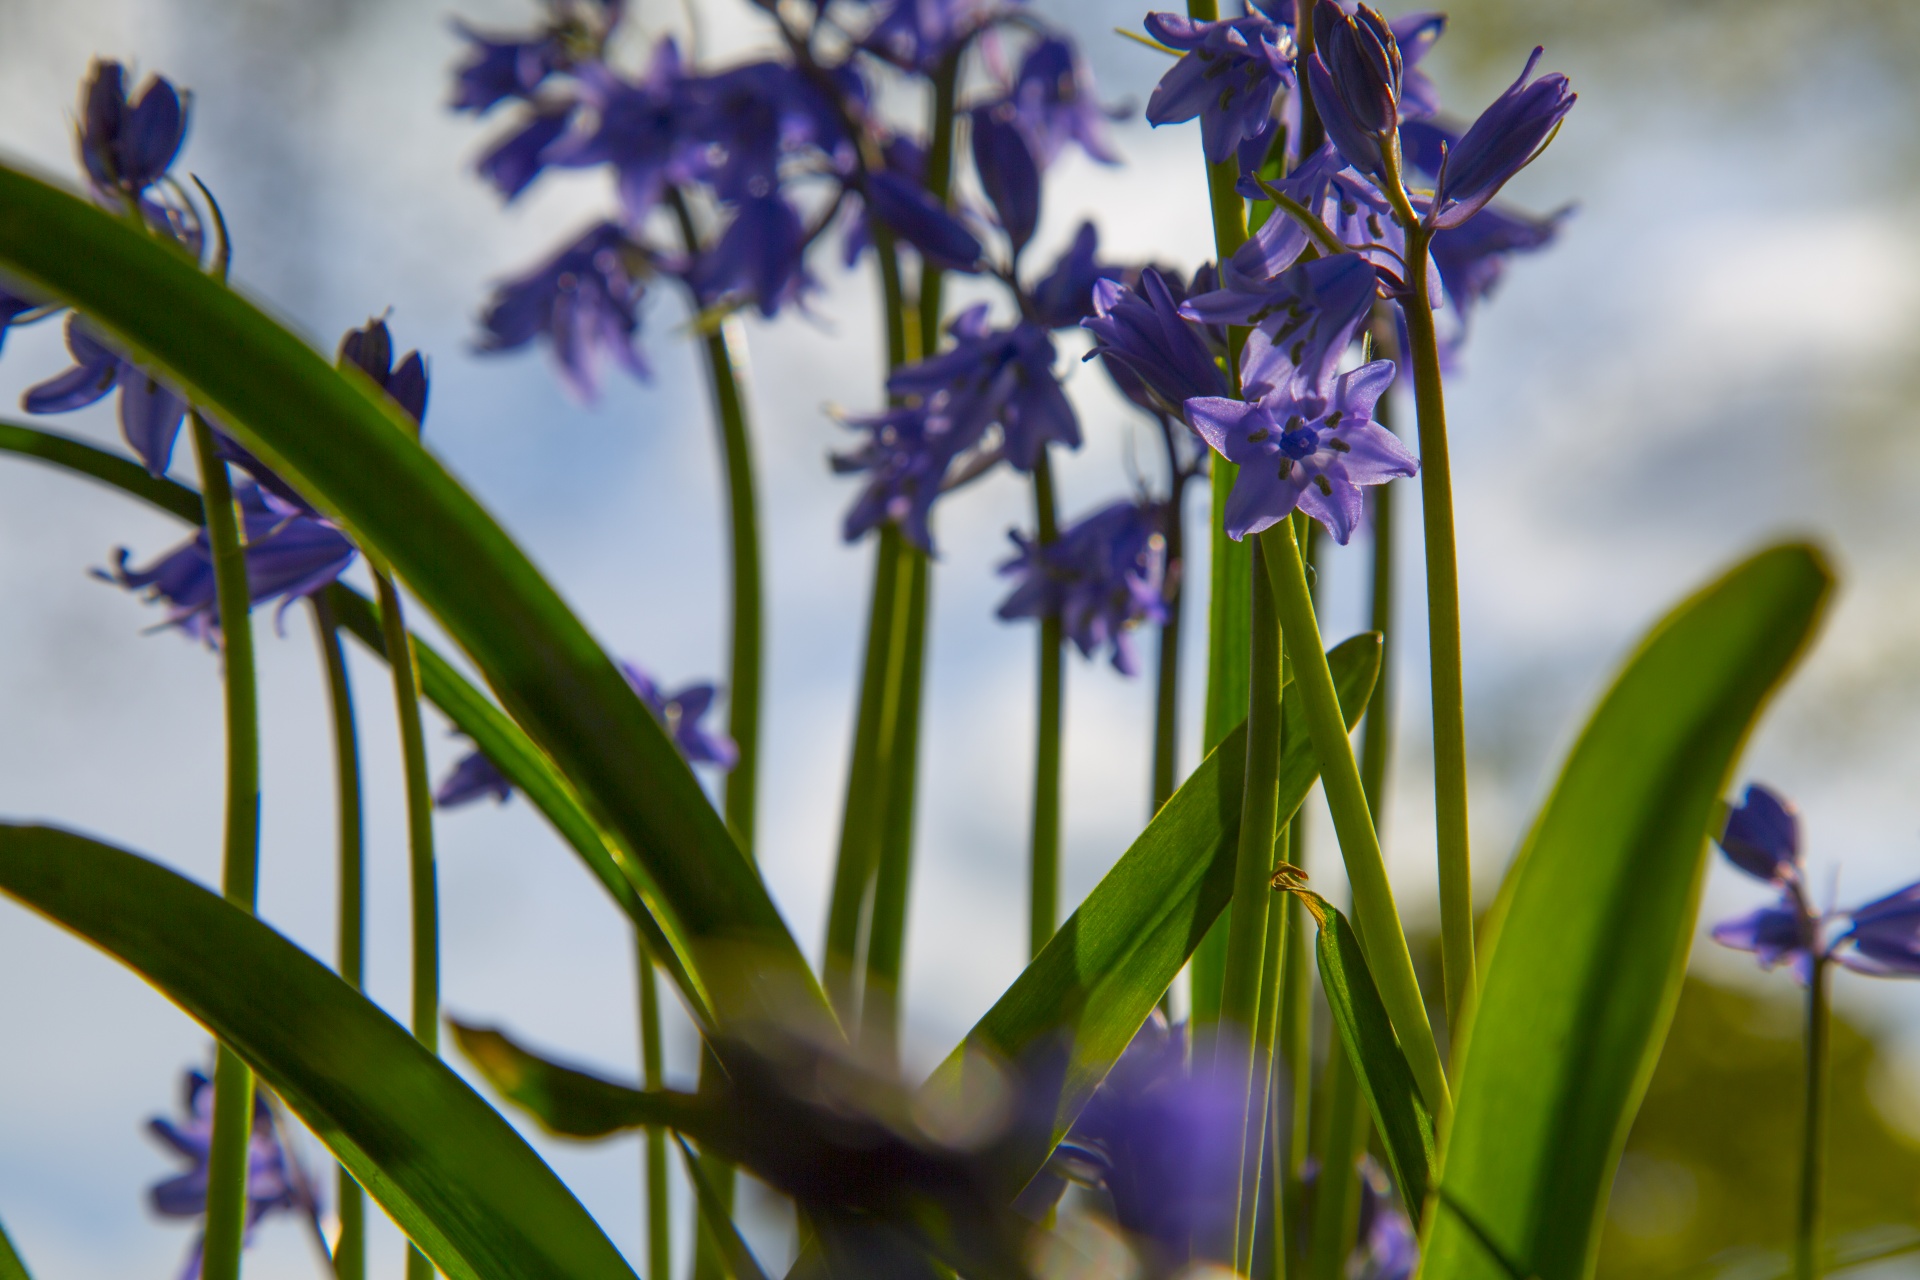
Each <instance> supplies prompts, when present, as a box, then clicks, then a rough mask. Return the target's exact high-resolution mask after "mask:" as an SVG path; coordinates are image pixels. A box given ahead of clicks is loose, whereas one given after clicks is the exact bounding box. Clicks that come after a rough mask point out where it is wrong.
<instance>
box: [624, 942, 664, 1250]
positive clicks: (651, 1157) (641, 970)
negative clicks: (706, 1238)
mask: <svg viewBox="0 0 1920 1280" xmlns="http://www.w3.org/2000/svg"><path fill="white" fill-rule="evenodd" d="M633 953H634V972H635V973H636V974H637V975H638V976H639V979H640V1078H641V1081H642V1082H643V1083H644V1084H645V1085H646V1087H647V1088H648V1089H650V1090H654V1089H662V1088H665V1087H666V1077H665V1071H664V1068H663V1061H664V1055H663V1051H662V1041H661V1036H660V979H659V975H658V973H657V972H656V970H655V969H654V967H653V960H652V958H651V957H650V956H648V955H647V949H646V947H645V945H644V944H642V943H641V941H640V939H639V936H638V935H637V934H636V935H635V937H634V942H633ZM644 1151H645V1156H644V1160H645V1173H646V1180H647V1200H646V1221H647V1274H648V1275H654V1276H668V1275H671V1274H673V1234H672V1233H673V1214H672V1211H671V1207H670V1204H669V1201H668V1190H667V1134H666V1131H665V1130H664V1129H661V1128H660V1127H659V1126H657V1125H654V1126H650V1127H649V1128H648V1129H647V1131H646V1142H645V1145H644Z"/></svg>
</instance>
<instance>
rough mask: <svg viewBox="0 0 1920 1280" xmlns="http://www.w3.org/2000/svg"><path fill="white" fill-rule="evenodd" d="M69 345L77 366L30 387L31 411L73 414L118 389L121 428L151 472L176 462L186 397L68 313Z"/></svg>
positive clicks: (26, 401)
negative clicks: (174, 447)
mask: <svg viewBox="0 0 1920 1280" xmlns="http://www.w3.org/2000/svg"><path fill="white" fill-rule="evenodd" d="M67 350H68V352H69V353H71V354H72V356H73V362H74V367H73V368H71V369H69V370H67V371H66V372H65V373H62V374H59V375H57V376H55V377H52V378H49V379H47V380H46V381H45V382H42V383H39V384H37V385H35V386H32V387H29V388H28V389H27V392H26V394H25V395H24V396H22V397H21V399H20V405H21V407H22V408H24V409H25V410H26V411H27V412H28V413H35V414H41V413H69V412H71V411H73V410H75V409H83V408H85V407H86V406H88V405H90V404H92V403H94V402H95V401H97V400H99V399H101V398H102V397H104V396H105V395H106V394H107V393H108V392H109V391H113V390H114V389H116V388H118V389H119V392H120V433H121V435H123V436H125V437H126V441H127V444H128V446H129V447H131V448H132V449H133V451H134V453H136V454H137V455H139V458H140V461H142V462H144V463H145V464H146V466H147V470H148V471H149V472H151V473H152V474H153V475H156V476H162V475H165V474H166V472H167V467H168V466H169V465H170V464H171V463H172V461H173V446H174V442H175V441H177V440H178V439H179V438H180V424H181V423H182V422H183V421H185V420H186V416H187V402H186V400H185V399H184V398H183V397H182V396H181V395H180V394H179V393H178V392H176V391H174V390H173V388H171V387H169V386H167V385H166V384H165V383H163V382H161V381H160V380H159V379H158V378H155V377H154V376H153V375H152V374H150V373H148V372H147V371H146V370H145V369H142V368H140V366H138V365H136V364H134V363H133V362H132V361H131V360H128V359H126V358H125V357H123V356H121V355H120V354H119V353H118V352H116V351H114V350H112V349H111V348H110V347H108V346H107V345H106V343H104V342H102V341H101V340H100V339H99V338H98V337H97V336H95V334H94V333H93V331H92V330H91V329H90V328H88V327H87V325H86V323H85V322H84V321H83V320H81V319H80V317H79V316H78V315H72V316H69V317H67Z"/></svg>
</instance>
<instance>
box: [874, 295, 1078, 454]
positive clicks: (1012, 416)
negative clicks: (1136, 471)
mask: <svg viewBox="0 0 1920 1280" xmlns="http://www.w3.org/2000/svg"><path fill="white" fill-rule="evenodd" d="M947 328H948V332H949V333H951V334H952V335H953V338H954V345H953V346H952V347H951V348H950V349H948V350H946V351H943V352H941V353H940V354H939V355H936V356H932V357H930V358H928V359H925V360H921V361H918V362H916V363H914V364H910V365H906V366H904V367H902V368H900V369H898V370H896V371H895V372H894V374H893V376H892V377H891V378H889V379H888V380H887V389H888V390H889V391H891V392H892V393H893V394H895V395H898V396H917V397H919V398H920V400H921V402H922V403H923V404H925V405H926V406H927V408H928V413H929V415H930V416H929V424H930V426H934V427H937V428H938V429H939V430H941V431H943V432H945V433H947V434H948V435H949V437H950V438H951V440H952V441H953V442H954V443H955V444H956V445H957V446H958V447H957V448H954V449H953V453H956V454H957V453H958V452H959V450H960V449H961V448H966V447H969V446H970V445H971V444H972V443H973V442H974V441H977V440H978V439H979V438H980V437H981V435H982V433H984V432H985V431H986V429H987V427H989V426H991V425H992V424H994V423H998V424H999V425H1000V430H1001V432H1002V434H1003V435H1004V436H1005V451H1006V458H1007V461H1008V462H1010V463H1012V464H1013V466H1014V467H1016V468H1017V469H1019V470H1021V471H1031V470H1033V468H1034V466H1035V465H1036V464H1037V463H1038V462H1039V459H1040V451H1041V450H1042V449H1044V448H1045V447H1046V446H1047V445H1049V444H1061V445H1065V446H1066V447H1067V448H1069V449H1077V448H1079V447H1080V424H1079V420H1078V419H1077V418H1076V417H1075V416H1074V412H1073V406H1072V405H1071V404H1070V403H1068V401H1067V397H1066V394H1065V393H1064V392H1063V391H1061V389H1060V382H1059V380H1058V379H1057V378H1055V377H1054V376H1053V354H1054V352H1053V339H1052V337H1051V336H1050V335H1049V334H1048V333H1047V331H1046V330H1045V329H1043V328H1041V327H1040V326H1039V325H1037V324H1034V323H1032V322H1031V321H1024V320H1023V321H1021V322H1020V323H1018V324H1016V325H1014V326H1013V327H1012V328H1010V329H995V328H992V327H990V326H989V325H988V323H987V305H986V304H985V303H980V304H979V305H977V306H973V307H970V308H968V309H967V310H966V311H963V312H961V313H960V315H959V316H958V317H956V318H955V319H954V321H953V323H952V324H950V325H949V326H948V327H947ZM949 456H952V454H950V455H949Z"/></svg>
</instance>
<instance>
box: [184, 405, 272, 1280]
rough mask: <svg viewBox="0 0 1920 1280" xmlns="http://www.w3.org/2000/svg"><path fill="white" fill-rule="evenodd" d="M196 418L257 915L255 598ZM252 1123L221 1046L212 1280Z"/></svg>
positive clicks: (233, 795) (236, 525)
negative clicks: (253, 612)
mask: <svg viewBox="0 0 1920 1280" xmlns="http://www.w3.org/2000/svg"><path fill="white" fill-rule="evenodd" d="M192 417H193V451H194V456H195V457H196V458H197V459H198V461H199V465H200V492H201V494H202V495H203V497H202V502H203V505H204V508H205V513H206V521H207V544H208V548H209V550H210V551H211V553H212V556H213V579H214V590H215V594H216V599H217V601H218V604H219V608H220V647H221V657H222V665H223V668H224V676H225V688H226V721H227V724H226V729H227V807H226V837H225V843H224V846H223V853H222V857H221V867H220V888H221V892H222V893H223V894H224V895H225V897H226V900H227V901H228V902H231V903H232V904H233V905H234V906H236V907H239V908H240V909H241V910H243V911H246V912H247V913H249V914H252V912H253V910H254V904H255V900H256V898H257V896H258V890H259V882H260V704H259V690H258V687H257V685H256V683H255V675H254V660H253V620H252V617H251V615H250V613H249V610H250V609H251V608H252V598H251V596H250V595H249V593H248V589H247V562H246V549H245V548H244V547H243V546H242V545H241V541H240V527H241V526H240V517H239V513H238V511H237V510H236V509H235V507H234V503H233V485H232V483H231V481H230V480H229V479H228V477H227V464H226V463H224V462H222V461H221V460H220V456H219V451H218V449H217V447H216V446H215V443H214V438H213V429H212V428H211V427H209V426H208V425H207V423H206V420H205V419H204V418H202V417H201V416H200V415H199V414H197V413H196V414H194V415H192ZM252 1129H253V1073H252V1072H251V1071H249V1070H248V1069H247V1064H246V1063H244V1062H242V1061H241V1060H240V1058H239V1055H237V1054H235V1053H234V1052H233V1051H232V1050H231V1049H229V1048H227V1047H226V1046H225V1045H224V1044H223V1045H221V1046H220V1047H219V1049H218V1052H217V1054H216V1056H215V1058H214V1067H213V1139H212V1143H213V1146H212V1151H211V1154H210V1155H209V1158H208V1164H207V1217H206V1244H205V1249H206V1252H205V1254H204V1255H203V1262H202V1264H201V1274H202V1275H203V1276H204V1277H206V1280H236V1277H238V1276H239V1274H240V1246H241V1237H242V1235H243V1234H244V1233H245V1230H246V1211H247V1140H248V1137H249V1135H250V1134H251V1133H252Z"/></svg>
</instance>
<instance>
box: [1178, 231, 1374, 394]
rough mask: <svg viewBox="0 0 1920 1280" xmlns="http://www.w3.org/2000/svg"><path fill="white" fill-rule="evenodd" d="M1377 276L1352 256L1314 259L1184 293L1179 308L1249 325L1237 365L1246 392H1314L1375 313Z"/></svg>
mask: <svg viewBox="0 0 1920 1280" xmlns="http://www.w3.org/2000/svg"><path fill="white" fill-rule="evenodd" d="M1379 286H1380V277H1379V273H1378V272H1377V271H1376V270H1375V269H1374V267H1373V264H1372V263H1370V262H1368V261H1367V260H1366V259H1365V258H1364V257H1362V256H1361V255H1360V254H1357V253H1341V254H1335V255H1333V256H1331V257H1324V258H1312V259H1309V260H1308V261H1306V262H1302V263H1299V264H1298V265H1296V266H1292V267H1288V268H1287V269H1286V270H1284V271H1282V272H1280V273H1279V274H1278V275H1276V276H1274V277H1272V278H1271V279H1269V280H1265V281H1258V282H1256V281H1250V280H1243V283H1242V284H1241V285H1239V286H1238V287H1235V288H1229V289H1220V290H1216V291H1214V292H1212V293H1208V294H1202V295H1200V296H1199V297H1195V298H1189V299H1188V300H1187V301H1186V303H1184V304H1183V305H1182V306H1181V308H1180V313H1181V314H1182V315H1183V316H1185V317H1187V318H1188V319H1190V320H1196V321H1200V322H1202V323H1207V324H1244V325H1250V326H1252V327H1253V329H1254V331H1255V333H1254V336H1253V337H1252V338H1251V339H1249V341H1248V344H1247V347H1246V350H1245V351H1244V352H1243V353H1242V356H1241V362H1240V382H1241V389H1242V391H1243V393H1244V394H1245V395H1246V396H1248V397H1249V398H1258V397H1260V396H1262V395H1264V394H1267V392H1268V391H1269V390H1273V391H1282V390H1287V389H1289V388H1290V389H1291V393H1292V394H1297V395H1312V394H1315V393H1316V392H1317V390H1318V389H1320V388H1324V387H1326V386H1327V385H1328V383H1329V382H1330V381H1331V380H1332V378H1333V372H1334V370H1335V369H1336V368H1337V367H1338V366H1339V364H1340V360H1341V358H1342V357H1343V356H1345V355H1346V353H1347V348H1348V347H1349V346H1351V345H1352V344H1353V340H1354V336H1355V335H1356V334H1357V333H1359V331H1360V328H1361V326H1362V325H1364V324H1365V323H1366V322H1367V317H1368V316H1369V315H1371V314H1372V312H1373V303H1374V300H1375V298H1377V297H1378V296H1379Z"/></svg>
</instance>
